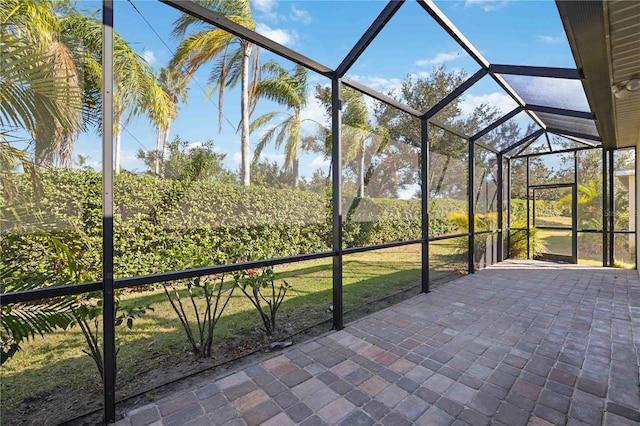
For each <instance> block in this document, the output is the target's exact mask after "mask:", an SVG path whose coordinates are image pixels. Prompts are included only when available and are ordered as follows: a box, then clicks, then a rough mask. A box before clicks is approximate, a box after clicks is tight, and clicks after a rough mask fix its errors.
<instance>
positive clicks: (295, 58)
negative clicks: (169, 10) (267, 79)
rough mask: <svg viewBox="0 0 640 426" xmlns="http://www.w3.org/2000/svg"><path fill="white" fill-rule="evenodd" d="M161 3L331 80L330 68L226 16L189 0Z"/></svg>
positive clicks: (168, 0) (163, 1)
mask: <svg viewBox="0 0 640 426" xmlns="http://www.w3.org/2000/svg"><path fill="white" fill-rule="evenodd" d="M159 1H160V2H161V3H165V4H167V5H169V6H171V7H173V8H174V9H177V10H179V11H181V12H184V13H186V14H188V15H191V16H193V17H195V18H198V19H201V20H202V21H204V22H206V23H208V24H211V25H213V26H215V27H217V28H220V29H222V30H224V31H227V32H230V33H231V34H233V35H236V36H238V37H241V38H243V39H245V40H249V41H250V42H252V43H254V44H256V45H258V46H260V47H263V48H265V49H267V50H269V51H271V52H274V53H277V54H278V55H280V56H282V57H283V58H285V59H289V60H290V61H292V62H295V63H296V64H298V65H302V66H304V67H307V68H309V69H310V70H312V71H315V72H317V73H318V74H322V75H324V76H325V77H329V78H332V77H333V75H334V73H335V71H333V70H332V69H331V68H329V67H326V66H324V65H322V64H320V63H318V62H316V61H314V60H313V59H309V58H307V57H306V56H304V55H301V54H300V53H298V52H296V51H294V50H291V49H289V48H288V47H286V46H283V45H281V44H280V43H276V42H275V41H273V40H271V39H270V38H267V37H265V36H263V35H262V34H258V33H257V32H255V31H251V30H250V29H248V28H245V27H243V26H242V25H240V24H237V23H235V22H233V21H232V20H230V19H229V18H227V17H226V16H224V15H222V14H220V13H218V12H215V11H213V10H211V9H207V8H206V7H203V6H200V5H199V4H196V3H195V2H193V1H191V0H159Z"/></svg>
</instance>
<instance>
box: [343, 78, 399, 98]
mask: <svg viewBox="0 0 640 426" xmlns="http://www.w3.org/2000/svg"><path fill="white" fill-rule="evenodd" d="M353 79H354V80H356V81H357V82H359V83H362V84H364V85H365V86H369V87H370V88H372V89H374V90H377V91H378V92H382V93H384V94H385V95H386V94H387V93H388V92H392V93H396V92H398V91H399V90H400V89H401V88H402V79H400V78H385V77H370V76H363V75H354V76H353Z"/></svg>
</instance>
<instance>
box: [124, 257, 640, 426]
mask: <svg viewBox="0 0 640 426" xmlns="http://www.w3.org/2000/svg"><path fill="white" fill-rule="evenodd" d="M639 353H640V282H639V280H638V275H637V272H636V271H628V270H619V269H604V268H590V267H580V266H573V265H557V264H551V263H543V262H533V261H508V262H503V263H501V264H500V265H496V266H493V267H491V268H488V269H486V270H483V271H480V272H478V273H476V274H474V275H469V276H466V277H463V278H461V279H458V280H456V281H453V282H451V283H449V284H447V285H444V286H442V287H440V288H438V289H436V290H434V291H432V292H431V293H429V294H423V295H420V296H416V297H414V298H412V299H410V300H407V301H405V302H402V303H400V304H398V305H395V306H393V307H391V308H388V309H385V310H383V311H380V312H377V313H375V314H373V315H370V316H368V317H366V318H362V319H360V320H358V321H356V322H354V323H352V324H350V325H349V326H348V327H346V328H345V329H344V330H342V331H339V332H333V333H329V334H327V335H325V336H323V337H320V338H318V339H315V340H312V341H308V342H305V343H302V344H300V345H297V346H294V347H292V348H289V349H288V350H285V351H283V352H281V353H280V354H278V355H274V356H273V357H271V358H269V359H266V360H263V361H261V362H259V363H256V364H253V365H250V366H247V367H245V368H243V369H242V370H240V371H235V372H232V373H231V374H227V375H226V376H224V377H217V378H215V379H207V381H206V382H203V383H201V384H200V386H199V387H197V388H195V389H192V390H190V391H185V392H182V393H179V394H175V395H172V396H170V397H168V398H165V399H162V400H159V401H157V402H156V403H154V404H149V405H146V406H144V407H140V408H137V409H135V410H132V411H130V412H129V413H128V416H127V418H125V419H123V420H121V421H119V422H118V423H117V424H118V425H130V426H139V425H147V424H153V425H181V424H189V425H209V424H224V425H257V424H268V425H277V426H283V425H290V424H302V425H321V424H341V425H373V424H383V425H394V426H399V425H409V424H420V425H440V424H442V425H448V424H454V425H465V424H470V425H486V424H495V425H501V424H504V425H510V426H513V425H527V424H529V425H549V424H556V425H565V424H567V425H584V424H587V425H599V424H607V425H631V424H635V425H637V424H639V423H640V414H639V413H640V411H639V410H640V388H639V378H638V374H639V369H638V366H639V365H640V364H639V356H638V355H639Z"/></svg>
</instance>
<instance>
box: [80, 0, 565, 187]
mask: <svg viewBox="0 0 640 426" xmlns="http://www.w3.org/2000/svg"><path fill="white" fill-rule="evenodd" d="M131 2H132V3H133V4H134V5H135V6H136V8H137V9H138V10H139V12H140V13H141V14H142V15H143V16H144V17H145V18H146V19H147V20H148V21H149V22H150V23H151V25H152V27H153V29H155V31H156V32H157V33H158V34H159V36H157V35H156V34H154V32H153V31H152V29H151V28H150V27H149V25H148V24H147V23H146V22H145V21H144V20H143V18H142V17H141V16H140V14H138V12H137V11H136V10H135V9H134V8H133V6H132V5H131V4H130V2H129V1H128V0H117V1H116V2H115V11H114V13H115V29H116V31H117V32H119V33H120V34H121V35H122V36H123V37H124V38H125V39H126V40H127V41H128V42H129V43H130V44H131V45H132V46H133V48H134V49H136V50H137V51H138V52H139V53H140V54H141V55H142V56H143V57H145V58H146V59H147V60H148V61H149V63H150V64H151V65H152V66H153V67H154V68H156V69H158V68H159V67H160V66H165V65H166V64H167V63H168V61H169V60H170V58H171V56H172V52H171V50H174V49H175V48H176V46H177V45H178V40H176V39H175V38H173V37H172V36H171V30H172V24H173V22H174V20H175V19H176V18H177V17H178V16H179V13H178V12H176V11H174V10H173V9H171V8H170V7H168V6H166V5H164V4H161V3H159V2H156V1H153V0H131ZM84 4H87V5H90V6H96V5H98V4H99V3H97V2H85V3H84ZM251 4H252V9H253V13H254V20H255V21H256V23H257V31H258V32H260V33H262V34H264V35H266V36H268V37H271V38H273V39H274V40H276V41H278V42H280V43H282V44H284V45H286V46H288V47H290V48H292V49H295V50H297V51H299V52H301V53H302V54H304V55H306V56H308V57H310V58H311V59H314V60H316V61H318V62H320V63H322V64H324V65H326V66H328V67H331V68H334V69H335V68H336V67H337V66H338V64H339V63H340V62H341V61H342V59H343V58H344V56H345V55H346V54H347V53H348V52H349V50H350V49H351V47H352V46H353V45H354V44H355V43H356V42H357V40H358V39H359V38H360V36H361V35H362V34H363V33H364V31H366V29H367V28H368V26H369V25H370V24H371V22H372V21H373V20H374V19H375V17H376V16H377V15H378V13H379V12H380V11H381V10H382V9H383V8H384V7H385V5H386V2H384V1H274V0H252V1H251ZM436 4H437V5H438V7H440V8H441V9H442V11H443V12H444V13H445V14H446V15H447V16H448V17H449V19H450V20H451V21H452V22H453V23H454V24H455V25H456V26H457V27H458V28H459V29H460V31H461V32H462V33H463V34H464V35H465V36H466V37H467V38H468V39H469V41H471V43H473V44H474V45H475V46H476V48H477V49H478V50H479V51H480V52H481V53H482V55H484V56H485V58H487V60H488V61H489V62H491V63H503V64H514V65H542V66H558V67H575V63H574V61H573V57H572V55H571V51H570V49H569V46H568V43H567V41H566V37H565V34H564V29H563V28H562V24H561V22H560V18H559V16H558V12H557V9H556V5H555V2H554V1H552V0H542V1H517V0H449V1H444V0H443V1H440V0H437V1H436ZM164 43H166V44H167V45H168V46H169V48H167V47H166V46H165V45H164ZM261 55H262V56H261V59H262V60H263V61H266V60H268V59H272V58H274V56H273V55H272V54H269V53H268V52H266V51H264V50H263V51H262V53H261ZM280 63H281V64H283V66H285V68H291V67H292V66H293V64H292V63H289V62H287V61H285V60H280ZM441 64H444V65H446V67H447V68H448V69H464V70H465V71H466V72H467V73H468V74H472V73H473V72H475V71H476V70H478V69H479V66H478V65H477V64H476V63H475V62H474V61H473V60H472V59H471V58H470V57H469V56H468V55H466V54H465V53H464V51H463V50H462V49H461V48H460V47H459V46H458V45H457V44H456V43H455V42H454V41H453V40H452V39H451V38H450V37H449V36H448V35H447V34H446V33H445V32H444V31H443V30H442V29H441V28H440V27H439V26H438V25H437V24H436V23H435V22H434V21H433V20H432V19H431V18H430V16H429V15H428V14H427V13H426V12H425V11H424V10H423V9H422V8H421V7H419V6H418V5H417V4H416V3H415V2H414V1H411V0H407V2H406V3H405V4H404V5H403V6H402V7H401V8H400V10H399V11H398V13H397V14H396V16H394V18H393V19H392V20H391V21H390V22H389V24H387V27H386V28H385V29H383V31H382V32H381V33H380V35H379V36H378V38H377V39H376V40H375V41H374V42H373V43H372V44H371V45H370V46H369V48H368V49H367V51H366V52H365V53H364V54H363V55H362V56H361V58H360V59H359V60H358V61H357V62H356V63H355V64H354V66H353V67H352V68H351V70H350V71H349V73H348V74H347V76H349V77H351V78H354V79H356V80H358V81H360V82H362V83H364V84H367V85H369V86H370V87H372V88H374V89H376V90H379V91H383V92H387V91H389V90H395V89H397V88H398V87H399V85H400V82H401V81H402V79H403V78H405V77H406V76H407V75H408V74H412V75H416V76H426V75H428V73H429V72H430V70H431V69H432V67H434V66H438V65H441ZM209 70H210V68H209V67H207V66H205V67H203V68H201V70H200V71H199V72H198V73H196V76H195V80H197V84H196V82H195V81H192V83H191V84H190V90H189V103H188V104H187V105H181V110H180V112H179V116H178V119H177V120H176V121H175V123H174V125H173V128H172V132H171V134H172V137H173V135H176V134H179V135H180V136H181V137H182V138H183V139H186V140H188V141H190V142H191V143H199V142H203V141H206V140H213V142H214V144H215V145H216V146H217V147H218V149H219V150H220V151H221V152H225V153H227V160H226V164H227V166H228V167H229V168H230V169H232V170H235V169H237V168H238V164H239V151H240V135H239V133H237V132H236V128H235V126H236V125H237V123H238V121H239V91H238V90H237V89H235V90H229V91H228V93H227V94H226V98H225V108H224V114H225V120H224V122H223V124H222V126H223V129H222V132H221V133H219V132H218V124H217V112H216V108H217V103H216V97H215V96H213V97H212V98H211V99H210V100H209V101H206V100H205V95H204V89H206V86H207V75H208V71H209ZM310 83H311V85H315V84H327V83H328V81H327V80H326V79H325V78H324V77H321V76H319V75H315V74H313V73H310ZM312 94H313V91H310V96H311V98H310V99H309V103H308V106H307V108H306V109H305V111H304V116H305V117H306V118H309V119H314V120H323V119H324V116H323V109H322V108H321V107H320V106H319V105H318V104H317V103H316V102H315V100H314V99H312ZM482 102H485V103H489V104H491V105H495V106H496V107H498V108H500V109H501V110H503V111H504V112H507V111H509V110H510V109H511V108H513V106H514V105H515V104H514V103H513V101H511V100H510V99H509V98H508V97H507V96H506V95H505V94H504V93H503V92H502V91H501V90H500V89H499V88H498V86H497V85H496V84H495V83H493V82H492V81H490V79H488V78H484V79H483V80H481V81H480V82H479V83H478V84H477V85H475V86H474V87H473V88H472V89H471V90H470V91H469V92H468V93H466V94H465V95H464V97H463V101H462V109H463V113H465V112H467V113H468V112H470V111H472V110H473V108H474V107H475V106H477V105H479V104H480V103H482ZM274 109H275V110H281V109H277V108H276V107H274V106H273V105H272V104H269V102H267V101H261V103H260V105H259V107H258V109H257V110H256V112H255V114H254V116H253V117H254V118H255V117H258V116H259V115H261V114H263V113H265V112H267V111H272V110H274ZM310 129H311V127H310V126H309V127H308V130H310ZM258 137H259V133H256V134H253V135H252V137H251V140H252V144H255V142H256V141H257V139H258ZM154 146H155V131H154V129H153V128H152V126H151V125H150V124H149V123H148V122H147V121H146V119H144V118H137V119H134V120H132V121H131V122H130V123H129V124H128V125H127V128H126V130H125V131H123V133H122V157H121V160H122V166H123V167H124V168H126V169H129V170H137V171H142V170H144V166H143V165H142V163H141V162H140V161H139V160H137V159H136V158H135V153H136V152H137V150H138V149H153V148H154ZM76 153H79V154H82V155H85V156H89V157H90V163H91V164H94V165H95V166H98V164H99V162H100V157H101V154H100V140H99V137H98V136H97V135H96V134H95V133H91V134H87V135H82V136H81V137H80V140H79V141H78V143H77V145H76ZM264 154H265V156H266V157H267V158H269V159H271V160H276V161H279V162H280V163H281V162H282V160H283V153H282V152H276V151H275V150H274V149H273V148H272V147H270V148H268V149H266V150H265V151H264ZM319 167H320V168H322V169H324V170H325V171H326V170H327V169H328V162H327V161H324V160H323V159H322V158H321V156H320V155H318V154H316V153H309V154H303V155H302V156H301V174H303V175H310V174H311V173H312V172H313V171H314V170H315V169H317V168H319Z"/></svg>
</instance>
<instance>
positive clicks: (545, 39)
mask: <svg viewBox="0 0 640 426" xmlns="http://www.w3.org/2000/svg"><path fill="white" fill-rule="evenodd" d="M536 38H537V39H538V40H539V41H541V42H543V43H546V44H555V43H560V42H561V41H562V37H554V36H548V35H539V36H536Z"/></svg>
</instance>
